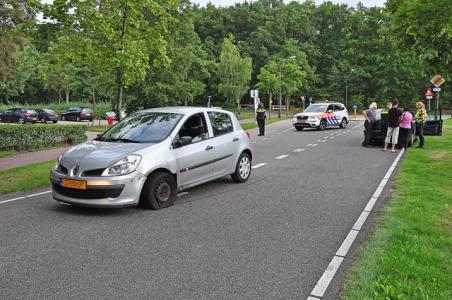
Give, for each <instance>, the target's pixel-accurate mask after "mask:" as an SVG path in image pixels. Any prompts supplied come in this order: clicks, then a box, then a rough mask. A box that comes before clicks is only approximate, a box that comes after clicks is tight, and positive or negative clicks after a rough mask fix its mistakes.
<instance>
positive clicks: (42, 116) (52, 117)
mask: <svg viewBox="0 0 452 300" xmlns="http://www.w3.org/2000/svg"><path fill="white" fill-rule="evenodd" d="M36 112H37V113H38V120H39V121H40V122H41V123H47V122H48V121H52V122H53V123H57V122H58V120H60V118H61V117H60V115H59V114H57V113H56V112H55V111H53V110H51V109H48V108H43V109H37V110H36Z"/></svg>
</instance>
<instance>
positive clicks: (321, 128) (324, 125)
mask: <svg viewBox="0 0 452 300" xmlns="http://www.w3.org/2000/svg"><path fill="white" fill-rule="evenodd" d="M317 129H318V130H325V129H326V120H325V119H323V120H320V125H319V127H317Z"/></svg>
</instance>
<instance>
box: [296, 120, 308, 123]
mask: <svg viewBox="0 0 452 300" xmlns="http://www.w3.org/2000/svg"><path fill="white" fill-rule="evenodd" d="M298 123H306V120H298Z"/></svg>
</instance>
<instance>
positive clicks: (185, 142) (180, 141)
mask: <svg viewBox="0 0 452 300" xmlns="http://www.w3.org/2000/svg"><path fill="white" fill-rule="evenodd" d="M191 141H192V138H191V136H182V137H180V138H179V139H177V140H176V141H175V142H174V147H175V148H180V147H183V146H186V145H188V144H191Z"/></svg>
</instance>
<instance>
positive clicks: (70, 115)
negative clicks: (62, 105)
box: [61, 106, 94, 122]
mask: <svg viewBox="0 0 452 300" xmlns="http://www.w3.org/2000/svg"><path fill="white" fill-rule="evenodd" d="M93 119H94V112H93V111H92V110H91V109H90V108H87V107H79V106H72V107H69V108H68V111H67V112H65V113H63V114H62V115H61V120H63V121H77V122H80V121H84V120H88V121H92V120H93Z"/></svg>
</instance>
